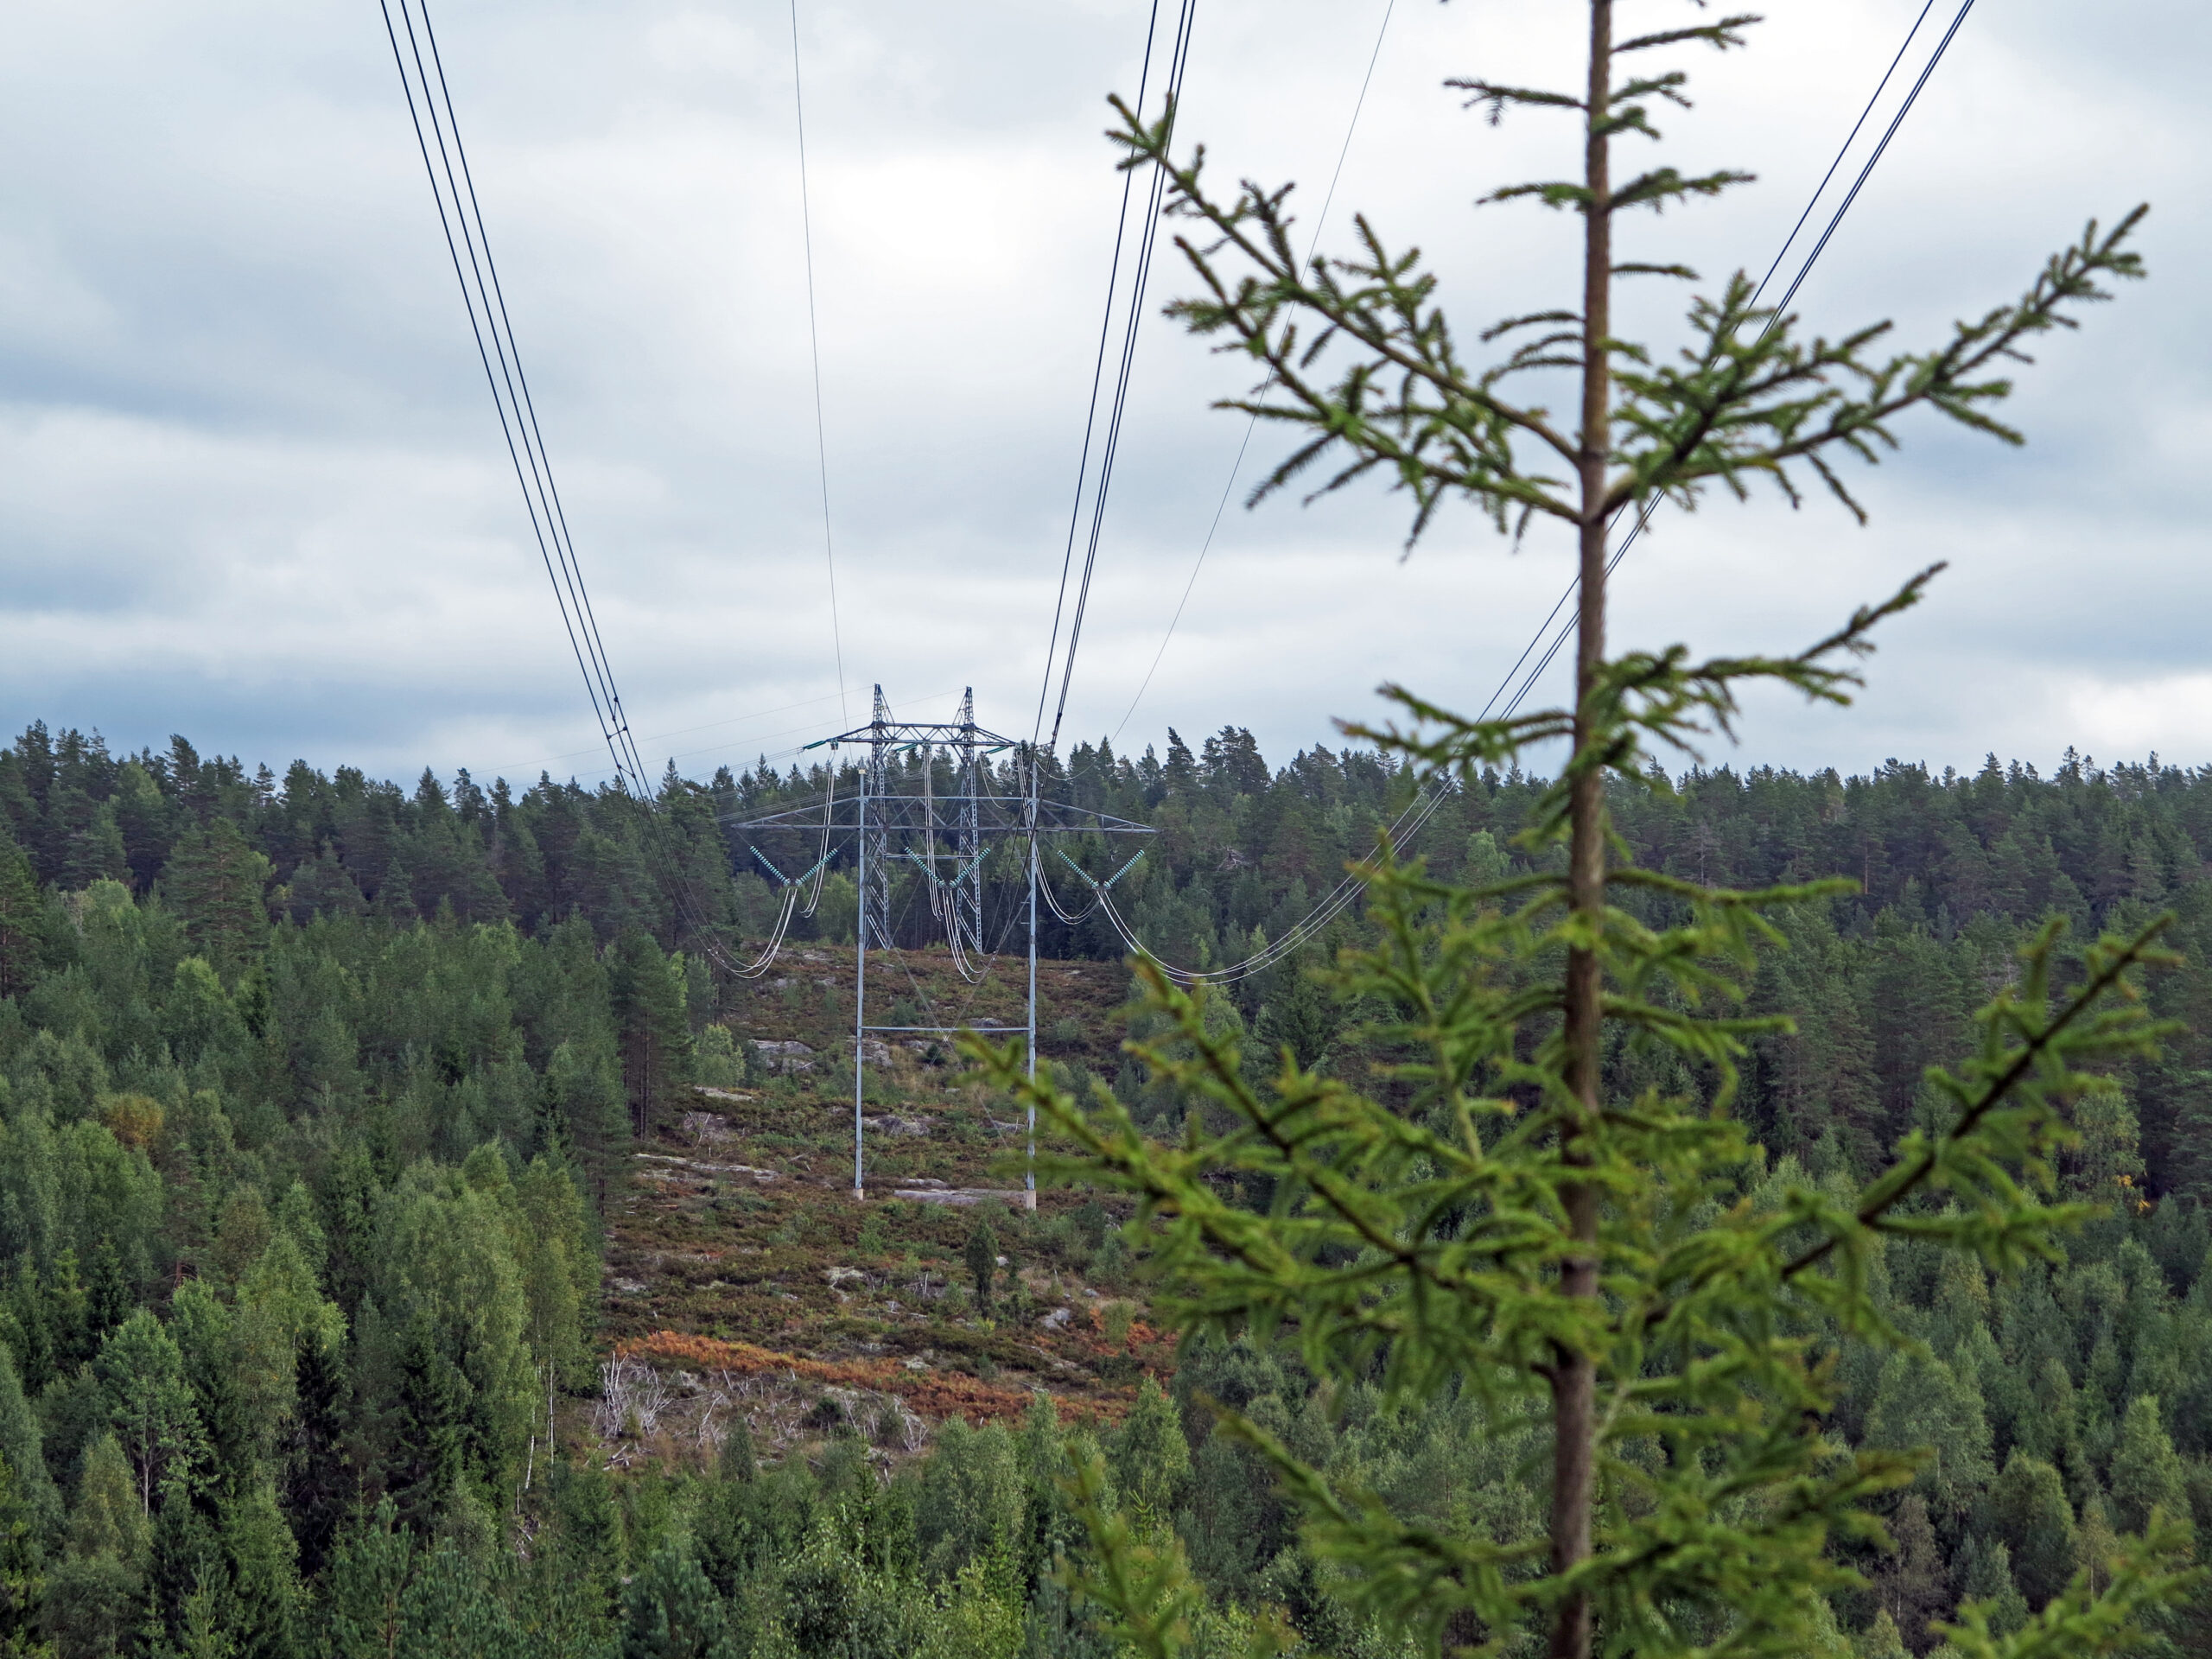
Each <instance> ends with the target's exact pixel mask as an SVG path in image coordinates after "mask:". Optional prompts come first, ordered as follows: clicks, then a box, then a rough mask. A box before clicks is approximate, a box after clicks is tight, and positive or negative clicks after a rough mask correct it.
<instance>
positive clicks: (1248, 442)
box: [1107, 0, 1935, 743]
mask: <svg viewBox="0 0 2212 1659" xmlns="http://www.w3.org/2000/svg"><path fill="white" fill-rule="evenodd" d="M1929 3H1930V4H1931V5H1932V4H1933V3H1935V0H1929ZM1397 9H1398V0H1384V3H1383V21H1382V22H1381V23H1380V24H1378V25H1377V26H1376V30H1375V49H1374V50H1373V51H1371V52H1370V53H1369V54H1367V73H1365V74H1363V75H1362V76H1361V77H1360V78H1359V96H1358V97H1357V98H1356V99H1353V100H1352V106H1351V120H1350V121H1349V122H1348V123H1346V124H1345V126H1344V143H1342V144H1341V145H1340V146H1338V149H1337V167H1336V171H1334V172H1333V173H1332V174H1330V175H1329V188H1328V193H1327V194H1325V195H1324V196H1323V197H1322V198H1321V212H1320V214H1319V217H1317V218H1316V219H1314V221H1313V239H1312V240H1311V241H1310V242H1309V243H1307V245H1306V264H1308V265H1309V266H1310V265H1311V264H1313V260H1314V256H1315V255H1316V253H1317V252H1318V251H1319V249H1320V246H1321V232H1323V231H1324V230H1325V229H1326V228H1327V226H1328V223H1329V209H1330V207H1332V205H1334V203H1335V201H1336V200H1337V186H1338V182H1339V181H1342V180H1343V178H1344V158H1345V157H1346V156H1350V155H1351V140H1352V135H1353V134H1354V133H1356V132H1357V131H1358V130H1359V116H1360V111H1363V110H1364V109H1365V108H1366V107H1367V89H1368V87H1369V86H1371V85H1372V84H1373V83H1374V80H1375V66H1376V63H1378V62H1379V61H1381V60H1382V57H1383V36H1385V35H1388V34H1389V32H1390V14H1391V13H1392V12H1394V11H1395V10H1397ZM1272 385H1274V371H1273V370H1270V371H1268V379H1267V385H1263V386H1262V387H1261V388H1260V396H1261V397H1266V396H1267V395H1268V387H1269V386H1272ZM1255 401H1256V400H1255ZM1259 427H1260V417H1259V416H1258V414H1257V413H1255V414H1254V415H1253V416H1252V417H1251V418H1250V419H1249V420H1248V421H1246V422H1245V423H1244V436H1243V440H1242V442H1239V443H1238V444H1237V446H1236V460H1235V461H1231V462H1230V464H1229V476H1228V478H1227V479H1226V480H1224V481H1223V484H1222V486H1221V499H1220V500H1218V501H1217V502H1216V503H1215V504H1214V509H1213V519H1212V522H1211V523H1210V524H1207V525H1206V537H1205V541H1203V542H1201V543H1198V557H1197V558H1196V559H1194V560H1192V562H1191V575H1190V579H1189V580H1188V581H1186V582H1184V584H1183V594H1182V597H1181V598H1179V599H1178V600H1177V601H1175V613H1174V615H1173V616H1171V617H1169V618H1168V619H1167V632H1166V633H1164V634H1162V635H1161V636H1160V649H1159V650H1158V651H1155V652H1153V654H1152V666H1151V667H1149V668H1147V669H1146V670H1145V671H1144V678H1143V680H1142V681H1141V682H1140V683H1139V684H1138V686H1137V694H1136V696H1133V697H1131V698H1130V699H1129V706H1128V709H1124V710H1123V711H1122V723H1121V724H1120V725H1119V726H1116V728H1114V730H1113V734H1112V735H1111V736H1109V738H1108V739H1107V741H1108V742H1109V743H1110V742H1111V741H1113V740H1114V738H1116V737H1119V736H1120V735H1121V734H1122V732H1123V731H1124V730H1125V729H1127V728H1128V723H1129V720H1130V717H1131V716H1132V715H1135V713H1136V711H1137V705H1138V704H1139V703H1141V702H1143V701H1144V694H1145V693H1146V692H1147V690H1150V689H1151V687H1152V677H1153V676H1154V675H1155V674H1157V673H1158V672H1160V662H1161V660H1162V659H1163V658H1166V655H1167V645H1168V642H1169V641H1170V640H1172V639H1174V638H1175V629H1176V626H1177V625H1178V624H1179V623H1180V622H1181V621H1182V620H1183V610H1184V607H1185V606H1187V605H1188V604H1190V602H1191V591H1192V589H1193V588H1196V587H1197V586H1198V572H1199V571H1201V570H1203V569H1205V563H1206V555H1207V554H1208V553H1209V552H1210V551H1211V550H1212V548H1213V538H1214V535H1215V532H1217V531H1219V530H1220V528H1221V518H1222V515H1223V514H1224V512H1227V511H1228V509H1229V498H1230V495H1231V494H1232V493H1235V491H1236V478H1237V474H1240V473H1242V472H1243V470H1244V452H1245V451H1246V450H1248V449H1249V448H1251V447H1252V434H1253V433H1255V432H1256V431H1257V430H1259Z"/></svg>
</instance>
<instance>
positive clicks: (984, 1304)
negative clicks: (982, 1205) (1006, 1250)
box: [964, 1216, 999, 1319]
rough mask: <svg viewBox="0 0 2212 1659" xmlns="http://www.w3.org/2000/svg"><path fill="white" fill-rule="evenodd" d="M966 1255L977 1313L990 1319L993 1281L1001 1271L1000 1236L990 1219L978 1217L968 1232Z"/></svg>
mask: <svg viewBox="0 0 2212 1659" xmlns="http://www.w3.org/2000/svg"><path fill="white" fill-rule="evenodd" d="M964 1255H965V1258H966V1261H967V1263H968V1277H969V1280H970V1281H973V1283H974V1284H975V1287H976V1312H977V1313H981V1314H982V1316H983V1317H984V1318H985V1319H988V1318H990V1317H991V1281H992V1279H993V1277H994V1276H995V1274H997V1272H998V1269H999V1236H998V1235H997V1234H996V1233H995V1232H993V1231H992V1230H991V1224H990V1220H989V1218H988V1217H984V1216H978V1217H976V1224H975V1225H974V1226H973V1227H970V1228H969V1230H968V1243H967V1246H966V1249H965V1251H964Z"/></svg>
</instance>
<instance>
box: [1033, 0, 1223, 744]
mask: <svg viewBox="0 0 2212 1659" xmlns="http://www.w3.org/2000/svg"><path fill="white" fill-rule="evenodd" d="M1197 10H1198V0H1182V3H1181V7H1180V10H1179V15H1178V16H1177V20H1176V26H1175V36H1174V41H1173V45H1171V46H1170V48H1168V62H1167V99H1166V108H1167V118H1168V119H1169V120H1170V121H1171V122H1172V121H1173V119H1174V118H1175V112H1176V110H1177V108H1178V106H1179V103H1180V100H1181V97H1182V91H1183V71H1184V67H1185V65H1186V64H1187V63H1188V61H1189V58H1190V46H1191V23H1192V18H1193V16H1194V15H1195V14H1196V12H1197ZM1159 28H1160V0H1153V5H1152V12H1151V19H1150V21H1149V22H1147V25H1146V27H1145V37H1144V64H1143V67H1142V68H1141V69H1140V70H1139V72H1138V79H1137V102H1136V108H1137V110H1138V111H1140V112H1141V111H1143V109H1144V105H1145V96H1146V93H1147V91H1148V89H1149V86H1150V82H1151V76H1152V52H1153V46H1154V41H1156V40H1157V38H1158V35H1159ZM1139 170H1140V169H1138V168H1130V169H1128V171H1127V172H1126V173H1125V174H1124V175H1122V212H1121V217H1120V219H1119V220H1118V222H1117V223H1116V226H1115V231H1114V257H1113V261H1112V263H1111V264H1110V265H1109V269H1108V275H1107V283H1106V306H1105V313H1104V315H1103V317H1102V318H1101V320H1100V321H1099V325H1098V354H1097V359H1096V364H1095V365H1094V366H1093V368H1092V371H1091V381H1090V409H1089V411H1088V413H1087V414H1086V415H1085V416H1084V429H1083V452H1082V455H1081V457H1080V459H1079V460H1078V461H1077V468H1076V486H1075V502H1074V505H1073V506H1072V507H1071V510H1070V512H1069V516H1068V539H1067V547H1066V550H1065V552H1064V553H1063V554H1062V555H1061V560H1060V588H1059V595H1058V598H1057V599H1056V600H1055V601H1054V602H1053V606H1052V633H1051V636H1050V638H1049V639H1047V641H1046V647H1045V676H1044V681H1043V683H1042V684H1041V685H1040V686H1039V688H1038V692H1037V719H1036V722H1035V725H1034V727H1033V729H1032V731H1031V733H1030V741H1031V745H1032V747H1035V746H1036V745H1037V743H1038V741H1039V737H1040V736H1041V735H1042V734H1043V731H1044V726H1045V701H1046V698H1047V697H1049V696H1051V695H1052V667H1053V663H1054V660H1055V658H1056V657H1058V651H1059V639H1060V623H1061V620H1062V618H1063V616H1064V615H1065V613H1066V611H1067V599H1068V578H1069V576H1070V575H1071V572H1072V570H1073V569H1074V564H1075V543H1076V537H1077V532H1078V531H1079V530H1080V528H1081V526H1082V523H1083V493H1084V484H1085V482H1086V480H1088V479H1089V478H1090V448H1091V444H1092V442H1093V441H1094V438H1095V436H1096V429H1097V424H1098V390H1099V387H1100V385H1102V384H1103V381H1104V378H1105V370H1106V353H1107V343H1108V340H1109V338H1110V337H1111V335H1112V334H1113V325H1114V298H1115V291H1116V288H1117V286H1118V285H1119V283H1120V281H1121V270H1122V242H1123V239H1124V238H1125V237H1126V236H1127V234H1128V219H1129V198H1130V196H1131V194H1133V192H1134V189H1135V184H1136V175H1137V172H1138V171H1139ZM1165 189H1166V169H1164V168H1160V167H1158V166H1154V168H1151V169H1150V173H1149V176H1148V178H1147V191H1146V201H1147V207H1146V211H1145V213H1144V215H1143V219H1142V227H1141V230H1140V231H1139V232H1138V239H1137V257H1136V260H1135V272H1134V274H1133V277H1132V279H1131V283H1130V291H1129V300H1128V322H1127V324H1126V325H1125V327H1124V328H1123V331H1122V352H1121V361H1120V364H1119V365H1118V372H1117V373H1116V378H1115V386H1114V397H1113V400H1112V403H1111V405H1110V413H1109V416H1108V419H1107V426H1106V435H1105V440H1104V442H1103V445H1102V446H1101V450H1100V455H1099V463H1098V472H1097V480H1096V483H1095V484H1094V485H1092V486H1091V490H1092V495H1091V512H1090V535H1089V537H1088V539H1087V542H1086V544H1085V548H1084V561H1083V578H1082V581H1081V582H1080V584H1079V585H1078V587H1077V594H1076V604H1075V611H1074V614H1073V616H1072V617H1071V618H1070V619H1069V627H1068V645H1067V654H1066V656H1065V658H1063V659H1061V662H1062V669H1061V674H1060V697H1059V703H1058V708H1057V709H1055V711H1054V713H1053V715H1052V736H1051V737H1050V738H1049V739H1046V741H1045V743H1044V747H1046V748H1047V749H1049V748H1051V747H1052V746H1053V745H1054V744H1056V743H1057V742H1058V741H1059V732H1060V721H1061V720H1062V719H1063V718H1064V717H1065V715H1066V713H1067V706H1068V687H1069V685H1070V683H1071V681H1072V679H1073V677H1074V674H1075V654H1076V648H1077V645H1078V644H1079V643H1080V642H1081V639H1082V633H1083V619H1084V612H1085V611H1086V609H1087V608H1088V607H1089V605H1090V578H1091V573H1092V571H1093V570H1094V569H1095V568H1096V565H1097V562H1098V541H1099V537H1100V535H1101V533H1102V532H1103V529H1104V524H1105V513H1106V497H1107V492H1108V490H1109V487H1110V486H1111V485H1112V482H1113V475H1114V459H1115V455H1116V452H1117V450H1118V449H1119V448H1120V446H1121V436H1122V413H1123V411H1124V410H1125V409H1126V408H1127V405H1128V394H1129V376H1130V371H1131V368H1132V367H1133V365H1134V361H1135V352H1136V340H1137V326H1138V323H1139V322H1140V321H1141V316H1142V307H1143V304H1144V295H1145V285H1146V283H1147V280H1148V278H1149V277H1150V275H1151V270H1152V253H1153V248H1154V244H1155V242H1156V241H1157V239H1158V236H1159V230H1160V201H1161V197H1162V194H1163V192H1164V191H1165Z"/></svg>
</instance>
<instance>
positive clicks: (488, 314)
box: [378, 0, 643, 787]
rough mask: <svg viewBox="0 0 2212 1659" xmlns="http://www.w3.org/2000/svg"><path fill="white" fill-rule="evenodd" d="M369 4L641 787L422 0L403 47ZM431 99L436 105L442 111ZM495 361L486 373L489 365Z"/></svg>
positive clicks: (520, 464)
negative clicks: (386, 45) (425, 53)
mask: <svg viewBox="0 0 2212 1659" xmlns="http://www.w3.org/2000/svg"><path fill="white" fill-rule="evenodd" d="M378 9H379V10H381V11H382V13H383V15H384V24H385V38H386V39H387V40H388V41H391V55H392V61H393V63H394V64H395V65H396V66H397V68H398V70H399V80H400V86H401V88H402V90H403V91H404V92H405V94H406V97H407V113H408V118H409V120H410V122H411V123H412V124H413V125H414V128H415V143H416V148H417V149H419V150H420V151H421V152H422V156H423V171H424V172H425V173H426V174H427V175H429V181H430V194H431V197H432V199H433V200H435V202H436V203H437V208H438V224H439V228H440V229H441V230H442V232H444V235H445V239H446V252H447V254H448V257H450V258H451V260H452V262H453V271H454V279H455V280H456V281H457V282H458V283H460V284H461V302H462V303H463V304H464V305H465V306H466V307H467V310H468V326H469V330H470V333H471V334H473V335H474V338H475V341H476V355H477V359H478V360H479V361H480V362H481V363H482V364H483V365H484V378H485V381H486V384H487V385H489V386H490V387H491V389H492V402H493V406H494V407H495V408H496V409H497V410H498V411H499V431H500V435H501V436H502V437H503V438H504V439H505V442H506V446H507V459H508V461H510V462H511V463H512V466H513V467H514V474H515V482H516V483H517V484H518V486H521V489H522V494H523V505H524V508H525V509H526V510H527V512H529V514H530V525H531V536H532V537H533V539H535V540H536V542H537V551H538V556H539V558H540V560H541V561H542V562H543V564H544V566H545V575H546V577H547V579H548V580H549V581H550V582H551V583H552V586H553V597H554V602H555V603H556V605H557V606H558V607H559V608H560V612H561V623H562V626H563V630H564V631H565V632H567V634H568V636H569V648H570V650H571V651H572V652H574V653H575V658H576V666H577V668H578V669H579V671H582V675H583V677H584V689H585V691H586V692H587V694H588V696H590V698H591V703H592V712H593V714H594V716H595V717H596V718H597V720H598V721H599V728H600V735H601V738H602V739H603V740H604V741H605V742H606V745H607V753H608V754H609V755H610V756H612V757H613V761H614V769H615V774H616V776H617V777H618V778H622V779H627V777H628V776H629V775H630V774H635V775H636V777H637V779H638V781H639V784H640V785H642V784H643V767H642V766H640V765H639V762H638V759H637V750H636V746H635V744H634V743H632V741H631V739H630V731H629V721H628V717H627V716H626V715H625V713H624V712H623V708H622V698H621V694H620V692H619V691H618V690H616V689H615V684H614V676H613V671H612V669H611V667H610V666H609V664H608V663H607V652H606V648H605V645H603V643H602V642H601V639H600V633H599V621H598V618H597V617H596V615H595V614H594V613H593V610H592V607H591V595H590V592H589V590H588V588H586V587H585V585H584V580H583V573H582V569H580V568H579V567H578V565H577V563H576V558H575V547H574V544H573V543H572V542H571V541H570V539H569V525H568V518H567V515H566V514H565V513H564V512H563V511H562V509H561V501H560V493H559V492H558V490H557V489H556V487H555V486H554V483H553V467H552V462H551V460H550V457H549V456H548V455H547V454H546V450H545V441H544V435H543V432H541V431H540V429H539V428H538V424H537V408H536V405H535V404H533V403H532V401H531V396H530V382H529V379H528V378H527V377H526V376H525V375H524V372H523V368H522V355H521V353H520V352H519V350H518V349H517V347H516V344H515V339H514V329H513V325H512V322H511V321H509V318H508V315H507V306H506V297H505V294H504V293H503V292H502V291H501V289H500V286H499V267H498V265H497V264H495V263H494V262H493V257H492V246H491V239H490V238H489V237H488V236H487V235H486V233H485V228H484V219H483V213H482V211H481V209H480V207H478V204H477V200H476V186H475V181H474V179H473V178H472V177H471V176H470V174H469V170H468V154H467V149H465V148H464V147H463V146H462V144H461V130H460V127H459V125H458V124H457V123H456V122H455V120H454V110H453V98H452V93H451V92H450V90H449V89H448V86H447V85H446V76H445V66H444V62H443V60H442V59H441V57H440V56H439V54H438V47H437V36H436V35H435V32H434V31H433V29H431V26H430V12H429V4H428V0H399V16H400V22H401V24H402V25H403V26H404V30H405V33H406V35H407V47H406V49H405V50H404V51H403V50H402V48H401V47H400V43H399V34H400V30H399V29H396V28H395V27H394V25H393V23H392V18H391V3H390V0H378ZM417 12H419V13H420V15H421V17H422V30H421V34H420V35H419V36H418V35H417V33H416V13H417ZM424 41H428V43H429V51H430V55H429V61H428V62H427V63H426V62H425V61H424V59H423V43H424ZM410 58H411V59H412V60H413V62H414V73H412V74H411V75H410V73H409V70H408V63H409V60H410ZM434 76H435V91H434V90H433V86H432V81H433V77H434ZM418 86H419V88H420V91H421V93H422V102H421V105H420V107H419V108H418V106H417V105H416V90H417V88H418ZM441 104H442V105H443V106H444V107H443V112H442V114H441V111H440V105H441ZM425 116H427V117H428V118H429V133H428V134H426V133H425V132H424V130H423V119H424V117H425ZM433 141H435V148H436V150H437V159H436V160H435V162H434V161H433V160H432V159H431V149H432V143H433ZM456 162H457V163H458V165H459V172H458V174H456V172H455V164H456ZM441 175H442V180H441ZM456 224H458V226H459V229H460V237H459V240H458V242H456V240H455V237H454V228H455V226H456ZM464 247H465V248H466V249H467V259H466V261H465V262H464V260H463V257H462V253H461V250H462V248H464ZM487 335H488V336H489V338H490V344H489V346H486V336H487ZM494 359H497V361H498V367H497V369H496V370H495V369H494V367H493V360H494ZM625 786H626V787H627V782H626V785H625Z"/></svg>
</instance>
